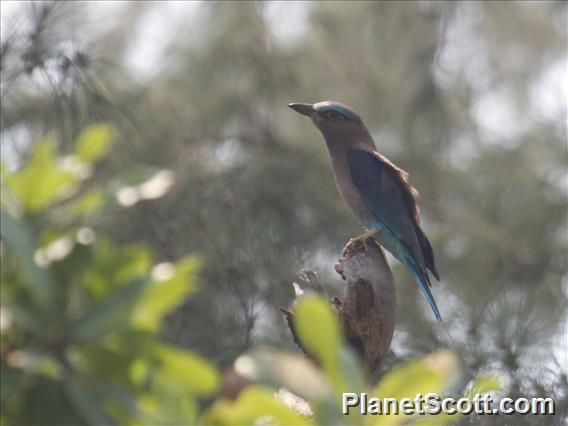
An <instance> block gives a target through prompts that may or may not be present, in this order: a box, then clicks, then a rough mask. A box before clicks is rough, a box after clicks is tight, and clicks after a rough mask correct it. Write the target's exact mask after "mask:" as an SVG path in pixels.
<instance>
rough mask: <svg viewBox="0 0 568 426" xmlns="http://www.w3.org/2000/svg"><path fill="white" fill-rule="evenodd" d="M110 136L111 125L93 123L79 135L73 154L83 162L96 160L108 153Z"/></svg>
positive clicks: (111, 136)
mask: <svg viewBox="0 0 568 426" xmlns="http://www.w3.org/2000/svg"><path fill="white" fill-rule="evenodd" d="M112 138H113V131H112V127H111V126H109V125H107V124H103V123H99V124H93V125H92V126H89V127H87V128H86V129H85V130H83V131H82V132H81V134H80V135H79V137H78V139H77V144H76V145H75V154H76V155H77V157H78V158H79V160H81V161H84V162H85V163H92V162H94V161H97V160H99V159H101V158H102V157H104V156H106V155H107V154H108V152H109V150H110V147H111V144H112Z"/></svg>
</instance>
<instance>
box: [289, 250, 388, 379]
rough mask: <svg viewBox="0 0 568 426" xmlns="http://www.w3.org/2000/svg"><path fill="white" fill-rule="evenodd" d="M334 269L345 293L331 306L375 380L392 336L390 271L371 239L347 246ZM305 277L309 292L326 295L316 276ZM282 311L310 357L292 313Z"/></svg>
mask: <svg viewBox="0 0 568 426" xmlns="http://www.w3.org/2000/svg"><path fill="white" fill-rule="evenodd" d="M335 270H336V271H337V272H338V273H339V275H341V277H342V278H343V280H344V281H345V290H344V292H343V294H342V295H341V296H340V297H334V298H333V299H332V300H331V303H332V306H333V307H334V308H335V310H336V311H337V313H338V315H339V319H340V321H341V322H342V324H343V330H344V333H345V338H346V340H347V341H348V342H349V344H350V345H351V346H352V347H353V348H354V349H355V351H356V352H357V353H359V355H360V357H361V359H362V361H363V364H364V365H365V367H366V369H367V373H368V376H369V379H370V380H374V379H375V378H376V377H377V375H378V374H379V372H380V369H381V365H382V363H383V361H384V359H385V357H386V356H387V354H388V353H389V349H390V344H391V341H392V336H393V333H394V325H395V315H396V292H395V287H394V278H393V275H392V272H391V270H390V267H389V265H388V263H387V261H386V258H385V255H384V253H383V250H382V248H381V246H380V245H379V244H377V243H376V242H375V241H374V240H372V239H369V240H367V241H366V242H365V244H362V243H359V242H352V241H350V242H349V243H347V245H346V246H345V248H344V249H343V253H342V256H341V258H340V259H339V260H338V261H337V263H336V265H335ZM304 276H305V280H306V282H307V284H308V286H309V287H310V288H311V289H312V290H314V291H316V292H317V293H320V294H322V295H323V296H326V295H327V293H326V291H325V289H324V287H323V286H322V285H321V283H320V281H319V279H318V278H317V276H316V275H315V273H313V272H311V271H304ZM281 312H282V313H283V314H284V316H285V318H286V322H287V325H288V327H289V329H290V331H291V333H292V337H293V339H294V342H295V343H296V344H297V345H298V346H299V347H300V349H302V351H303V352H304V353H306V354H307V355H308V356H310V355H309V353H307V352H306V350H305V349H304V348H303V347H302V344H301V342H300V341H299V339H298V336H297V334H296V331H295V328H294V321H293V315H294V314H293V311H291V310H287V309H284V308H281ZM310 358H311V356H310Z"/></svg>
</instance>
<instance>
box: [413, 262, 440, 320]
mask: <svg viewBox="0 0 568 426" xmlns="http://www.w3.org/2000/svg"><path fill="white" fill-rule="evenodd" d="M405 260H406V262H404V263H405V264H406V266H407V267H408V269H409V270H410V272H411V273H412V275H413V276H414V278H415V279H416V282H417V283H418V285H419V287H420V290H422V294H424V297H426V300H427V301H428V304H429V305H430V307H431V308H432V311H434V315H435V316H436V319H437V320H438V321H442V316H441V315H440V311H439V310H438V305H436V300H434V295H433V294H432V292H431V291H430V287H431V284H430V278H429V277H428V273H427V272H426V271H424V270H423V269H421V268H420V267H419V266H418V265H417V264H416V261H415V260H414V259H413V258H412V257H411V256H409V255H407V256H405Z"/></svg>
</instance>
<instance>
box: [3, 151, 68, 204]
mask: <svg viewBox="0 0 568 426" xmlns="http://www.w3.org/2000/svg"><path fill="white" fill-rule="evenodd" d="M5 179H6V185H7V187H8V188H9V189H10V190H11V191H13V192H14V194H15V195H16V196H17V197H18V199H19V200H20V202H21V203H22V206H23V208H24V210H25V211H27V212H31V213H35V212H39V211H42V210H45V209H46V208H47V207H49V206H50V205H51V204H53V203H55V202H56V201H59V200H60V199H61V198H63V197H65V196H67V195H68V194H69V193H70V192H71V190H72V189H73V184H74V183H75V182H76V179H75V177H74V176H73V174H71V173H69V172H67V171H64V170H62V169H61V168H60V167H58V166H57V165H56V158H55V144H54V142H53V141H52V140H44V141H42V142H39V143H38V144H37V145H36V146H35V148H34V151H33V153H32V157H31V159H30V160H29V161H28V162H27V163H26V165H25V166H23V167H22V168H21V169H20V170H18V171H17V172H15V173H11V174H8V175H7V176H6V178H5Z"/></svg>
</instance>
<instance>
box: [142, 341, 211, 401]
mask: <svg viewBox="0 0 568 426" xmlns="http://www.w3.org/2000/svg"><path fill="white" fill-rule="evenodd" d="M153 351H154V354H155V356H157V359H158V361H159V362H160V364H161V365H160V369H159V372H158V373H157V377H156V379H157V381H158V382H159V384H160V386H161V387H164V388H167V389H178V390H179V391H180V393H181V394H183V393H185V392H188V393H191V394H194V395H210V394H212V393H213V392H215V390H217V387H218V386H219V373H218V372H217V369H216V368H215V367H214V366H213V365H212V364H211V363H209V362H208V361H206V360H205V359H203V358H201V357H199V356H197V355H195V354H193V353H191V352H188V351H182V350H179V349H175V348H173V347H171V346H166V345H160V344H156V345H155V346H154V348H153Z"/></svg>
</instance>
